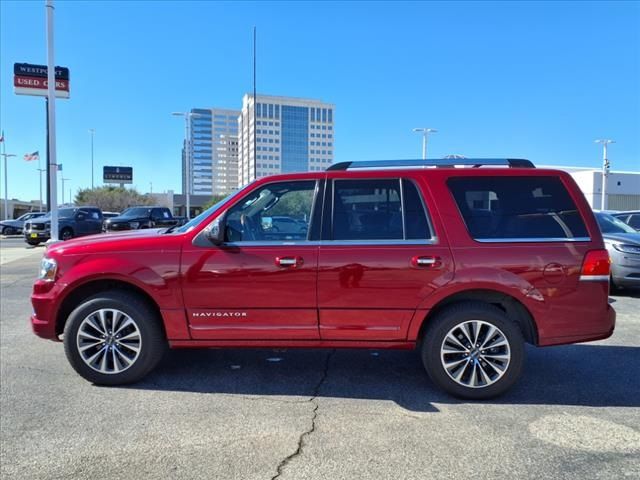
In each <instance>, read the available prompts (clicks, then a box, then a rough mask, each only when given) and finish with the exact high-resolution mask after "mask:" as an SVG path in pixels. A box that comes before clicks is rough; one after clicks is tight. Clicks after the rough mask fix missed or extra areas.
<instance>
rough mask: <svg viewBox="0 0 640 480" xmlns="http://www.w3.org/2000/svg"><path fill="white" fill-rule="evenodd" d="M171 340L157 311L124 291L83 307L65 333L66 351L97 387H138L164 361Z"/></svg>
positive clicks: (97, 298)
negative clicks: (133, 385)
mask: <svg viewBox="0 0 640 480" xmlns="http://www.w3.org/2000/svg"><path fill="white" fill-rule="evenodd" d="M166 345H167V343H166V341H165V338H164V335H163V332H162V329H161V327H160V319H158V318H157V314H156V312H154V310H153V309H152V308H151V307H150V306H149V305H148V304H147V303H146V302H144V301H142V300H141V299H140V298H139V297H138V296H136V295H132V294H130V293H127V292H122V291H108V292H103V293H99V294H97V295H94V296H92V297H90V298H88V299H86V300H85V301H83V303H81V304H80V305H79V306H78V307H77V308H76V309H75V310H74V311H73V312H71V315H69V319H68V321H67V324H66V326H65V329H64V350H65V354H66V356H67V359H68V360H69V363H71V366H72V367H73V368H74V370H75V371H76V372H78V373H79V374H80V375H81V376H82V377H84V378H85V379H86V380H89V381H90V382H93V383H95V384H98V385H122V384H127V383H133V382H136V381H138V380H140V379H141V378H142V377H144V376H145V375H147V374H148V373H149V372H150V371H151V370H153V368H154V367H155V366H156V365H157V364H158V362H159V361H160V360H161V358H162V355H163V354H164V352H165V350H166Z"/></svg>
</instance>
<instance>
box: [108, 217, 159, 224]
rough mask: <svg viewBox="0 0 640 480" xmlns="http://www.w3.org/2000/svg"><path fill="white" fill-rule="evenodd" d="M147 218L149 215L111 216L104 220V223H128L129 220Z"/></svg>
mask: <svg viewBox="0 0 640 480" xmlns="http://www.w3.org/2000/svg"><path fill="white" fill-rule="evenodd" d="M146 220H149V217H122V216H118V217H111V218H107V219H106V220H105V223H129V222H144V221H146Z"/></svg>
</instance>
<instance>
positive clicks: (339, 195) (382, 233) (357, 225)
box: [332, 178, 431, 240]
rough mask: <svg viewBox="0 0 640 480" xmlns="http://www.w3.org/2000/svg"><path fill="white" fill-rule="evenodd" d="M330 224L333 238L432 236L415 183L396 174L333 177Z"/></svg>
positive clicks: (399, 238)
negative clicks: (392, 176)
mask: <svg viewBox="0 0 640 480" xmlns="http://www.w3.org/2000/svg"><path fill="white" fill-rule="evenodd" d="M403 207H404V208H403ZM332 225H333V235H332V239H333V240H412V239H414V240H418V239H422V240H426V239H430V238H431V232H430V229H429V224H428V222H427V217H426V214H425V210H424V206H423V204H422V200H421V198H420V195H419V193H418V190H417V188H416V186H415V185H414V184H413V182H411V181H407V180H402V184H401V180H400V179H397V178H396V179H368V180H335V181H334V190H333V223H332Z"/></svg>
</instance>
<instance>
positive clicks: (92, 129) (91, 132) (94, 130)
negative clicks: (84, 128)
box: [89, 128, 96, 190]
mask: <svg viewBox="0 0 640 480" xmlns="http://www.w3.org/2000/svg"><path fill="white" fill-rule="evenodd" d="M89 133H90V134H91V190H93V136H94V135H95V133H96V129H95V128H90V129H89Z"/></svg>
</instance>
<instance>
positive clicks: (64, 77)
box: [13, 63, 69, 98]
mask: <svg viewBox="0 0 640 480" xmlns="http://www.w3.org/2000/svg"><path fill="white" fill-rule="evenodd" d="M47 71H48V70H47V66H46V65H34V64H31V63H14V64H13V87H14V88H13V90H14V92H15V93H16V94H18V95H36V96H40V97H46V96H47V89H48V88H49V82H48V81H47ZM56 98H69V69H68V68H66V67H56Z"/></svg>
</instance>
